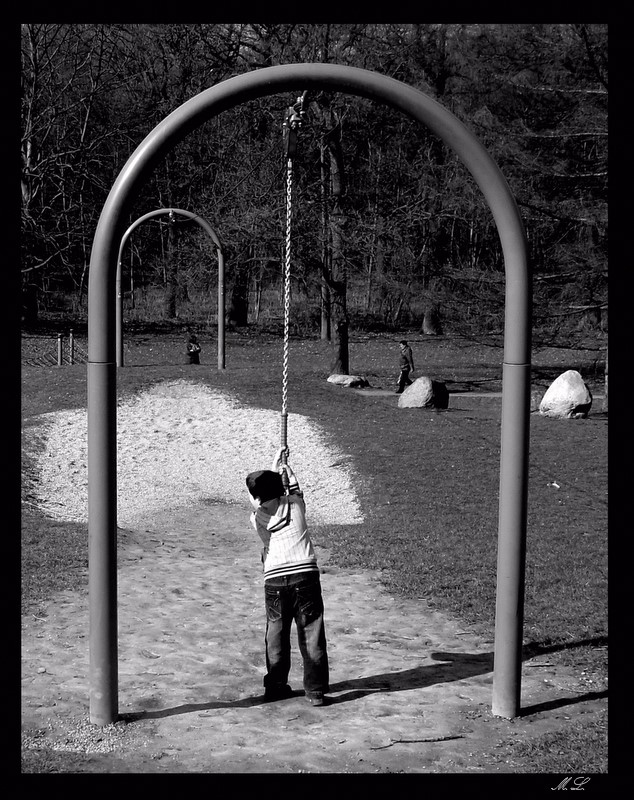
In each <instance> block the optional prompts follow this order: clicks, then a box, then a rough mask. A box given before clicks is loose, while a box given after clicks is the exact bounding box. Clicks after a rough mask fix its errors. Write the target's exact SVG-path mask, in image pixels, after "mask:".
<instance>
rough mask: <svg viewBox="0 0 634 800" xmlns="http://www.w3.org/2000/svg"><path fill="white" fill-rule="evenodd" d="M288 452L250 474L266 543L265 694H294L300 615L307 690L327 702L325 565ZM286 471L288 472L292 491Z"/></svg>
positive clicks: (314, 700) (316, 701)
mask: <svg viewBox="0 0 634 800" xmlns="http://www.w3.org/2000/svg"><path fill="white" fill-rule="evenodd" d="M287 455H288V450H287V449H286V448H281V449H280V450H279V451H278V452H277V453H276V455H275V458H274V460H273V465H272V467H271V469H270V470H260V471H258V472H251V473H250V474H249V475H247V479H246V482H247V488H248V490H249V499H250V500H251V504H252V505H253V508H254V509H255V510H254V512H253V514H252V515H251V524H252V525H253V527H254V528H255V530H256V531H257V532H258V534H259V536H260V538H261V540H262V542H263V544H264V548H263V550H262V563H263V568H264V602H265V608H266V634H265V645H266V675H265V676H264V697H265V699H266V700H280V699H282V698H285V697H291V696H292V694H293V692H292V689H291V687H290V686H289V685H288V683H287V681H288V673H289V671H290V667H291V642H290V633H291V625H292V623H293V620H295V625H296V627H297V639H298V643H299V649H300V652H301V654H302V659H303V661H304V692H305V694H306V697H307V698H308V700H309V701H310V703H311V705H313V706H322V705H324V693H325V692H327V691H328V690H329V687H328V681H329V667H328V653H327V651H326V632H325V627H324V604H323V599H322V594H321V583H320V578H319V568H318V566H317V557H316V555H315V551H314V548H313V544H312V542H311V540H310V537H309V535H308V530H307V527H306V517H305V511H306V508H305V505H304V496H303V494H302V492H301V490H300V488H299V484H298V482H297V478H296V477H295V474H294V473H293V471H292V469H291V468H290V467H289V466H288V465H287V464H283V463H281V462H282V457H283V456H287ZM282 471H283V472H285V473H286V476H287V478H288V494H286V493H285V491H284V484H283V482H282V477H281V474H280V473H281V472H282Z"/></svg>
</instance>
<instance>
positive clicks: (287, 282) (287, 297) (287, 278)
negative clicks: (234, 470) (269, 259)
mask: <svg viewBox="0 0 634 800" xmlns="http://www.w3.org/2000/svg"><path fill="white" fill-rule="evenodd" d="M292 213H293V159H292V158H288V159H287V160H286V247H285V251H286V252H285V258H284V354H283V359H282V420H281V422H282V430H281V443H280V444H281V446H282V447H286V446H287V441H288V345H289V338H290V309H291V217H292Z"/></svg>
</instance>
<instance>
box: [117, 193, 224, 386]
mask: <svg viewBox="0 0 634 800" xmlns="http://www.w3.org/2000/svg"><path fill="white" fill-rule="evenodd" d="M163 214H168V215H169V216H172V215H173V214H180V215H181V216H182V217H187V219H190V220H193V221H194V222H197V223H198V224H199V225H200V226H201V228H203V230H205V231H206V232H207V234H208V235H209V237H210V239H211V240H212V241H213V243H214V244H215V245H216V252H217V254H218V369H219V370H223V369H224V368H225V261H224V254H223V252H222V245H221V244H220V240H219V239H218V236H217V235H216V232H215V231H214V229H213V228H212V227H211V225H210V224H209V223H208V222H207V220H206V219H205V218H204V217H201V216H200V215H199V214H194V212H193V211H186V210H185V209H182V208H157V209H156V210H155V211H150V212H149V213H148V214H144V215H143V216H142V217H139V219H137V220H136V221H135V222H133V223H132V225H130V227H129V228H128V230H127V231H126V232H125V233H124V234H123V236H122V238H121V244H120V246H119V255H118V258H117V278H116V294H117V320H116V323H117V324H116V327H117V331H116V337H117V345H116V350H117V366H118V367H122V366H123V293H122V291H121V256H122V254H123V248H124V247H125V245H126V242H127V241H128V239H129V238H130V234H131V233H132V232H133V231H134V230H135V228H137V227H138V226H139V225H140V224H141V223H142V222H145V221H146V220H148V219H153V218H154V217H159V216H161V215H163Z"/></svg>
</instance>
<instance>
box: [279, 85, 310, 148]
mask: <svg viewBox="0 0 634 800" xmlns="http://www.w3.org/2000/svg"><path fill="white" fill-rule="evenodd" d="M307 94H308V92H304V94H302V95H301V96H300V97H298V98H297V101H296V102H295V104H294V105H292V106H289V107H288V108H287V109H286V116H285V117H284V125H283V132H284V152H285V153H286V157H287V158H294V157H295V154H296V153H297V134H298V133H299V129H300V128H301V126H302V122H303V121H304V117H305V115H306V111H305V110H304V105H305V103H306V95H307Z"/></svg>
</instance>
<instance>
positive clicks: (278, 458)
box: [271, 447, 289, 472]
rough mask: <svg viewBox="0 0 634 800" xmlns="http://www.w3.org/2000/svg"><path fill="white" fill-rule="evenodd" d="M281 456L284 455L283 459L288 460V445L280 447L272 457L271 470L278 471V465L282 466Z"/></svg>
mask: <svg viewBox="0 0 634 800" xmlns="http://www.w3.org/2000/svg"><path fill="white" fill-rule="evenodd" d="M282 456H285V459H286V460H288V456H289V451H288V447H280V449H279V450H278V451H277V452H276V453H275V456H274V457H273V464H272V465H271V469H272V470H273V472H279V469H280V466H282Z"/></svg>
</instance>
